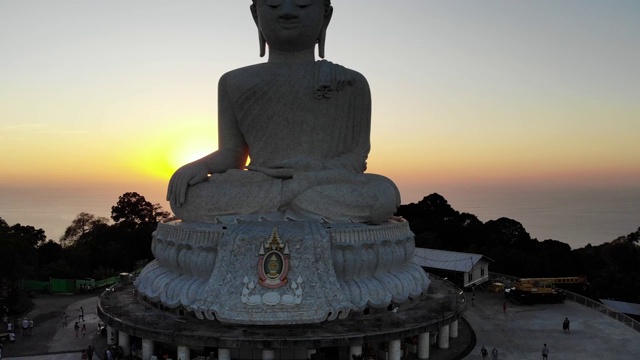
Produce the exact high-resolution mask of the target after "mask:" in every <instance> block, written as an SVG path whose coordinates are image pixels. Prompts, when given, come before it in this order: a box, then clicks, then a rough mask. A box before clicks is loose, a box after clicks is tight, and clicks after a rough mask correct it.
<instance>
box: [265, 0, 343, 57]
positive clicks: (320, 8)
mask: <svg viewBox="0 0 640 360" xmlns="http://www.w3.org/2000/svg"><path fill="white" fill-rule="evenodd" d="M255 10H256V11H255V13H254V19H255V21H256V24H257V25H258V28H259V29H260V31H262V34H263V35H264V38H265V40H266V41H267V44H269V47H270V48H272V49H275V50H279V51H301V50H306V49H310V48H313V47H314V46H315V44H316V43H317V41H318V37H319V35H320V33H321V31H322V30H323V27H324V26H327V25H328V23H329V20H330V15H329V16H325V14H326V12H325V6H324V0H257V1H256V9H255Z"/></svg>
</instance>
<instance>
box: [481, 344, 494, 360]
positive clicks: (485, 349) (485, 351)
mask: <svg viewBox="0 0 640 360" xmlns="http://www.w3.org/2000/svg"><path fill="white" fill-rule="evenodd" d="M480 355H481V356H482V359H486V358H487V356H489V351H488V350H487V348H486V347H484V346H483V347H482V348H481V349H480ZM491 360H498V349H496V348H493V349H492V350H491Z"/></svg>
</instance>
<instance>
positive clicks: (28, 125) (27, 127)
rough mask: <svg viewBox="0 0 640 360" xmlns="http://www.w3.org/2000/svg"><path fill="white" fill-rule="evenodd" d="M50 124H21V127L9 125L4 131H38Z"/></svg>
mask: <svg viewBox="0 0 640 360" xmlns="http://www.w3.org/2000/svg"><path fill="white" fill-rule="evenodd" d="M47 126H49V124H19V125H8V126H5V127H3V128H2V129H3V130H19V129H37V128H42V127H47Z"/></svg>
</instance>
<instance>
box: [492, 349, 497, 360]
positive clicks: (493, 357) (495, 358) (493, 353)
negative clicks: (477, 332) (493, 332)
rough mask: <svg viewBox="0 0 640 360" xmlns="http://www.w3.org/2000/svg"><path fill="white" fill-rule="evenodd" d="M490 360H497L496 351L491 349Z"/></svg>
mask: <svg viewBox="0 0 640 360" xmlns="http://www.w3.org/2000/svg"><path fill="white" fill-rule="evenodd" d="M491 360H498V349H496V348H493V349H492V350H491Z"/></svg>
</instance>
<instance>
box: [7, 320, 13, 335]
mask: <svg viewBox="0 0 640 360" xmlns="http://www.w3.org/2000/svg"><path fill="white" fill-rule="evenodd" d="M7 332H8V333H10V332H13V322H12V321H9V322H7Z"/></svg>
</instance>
